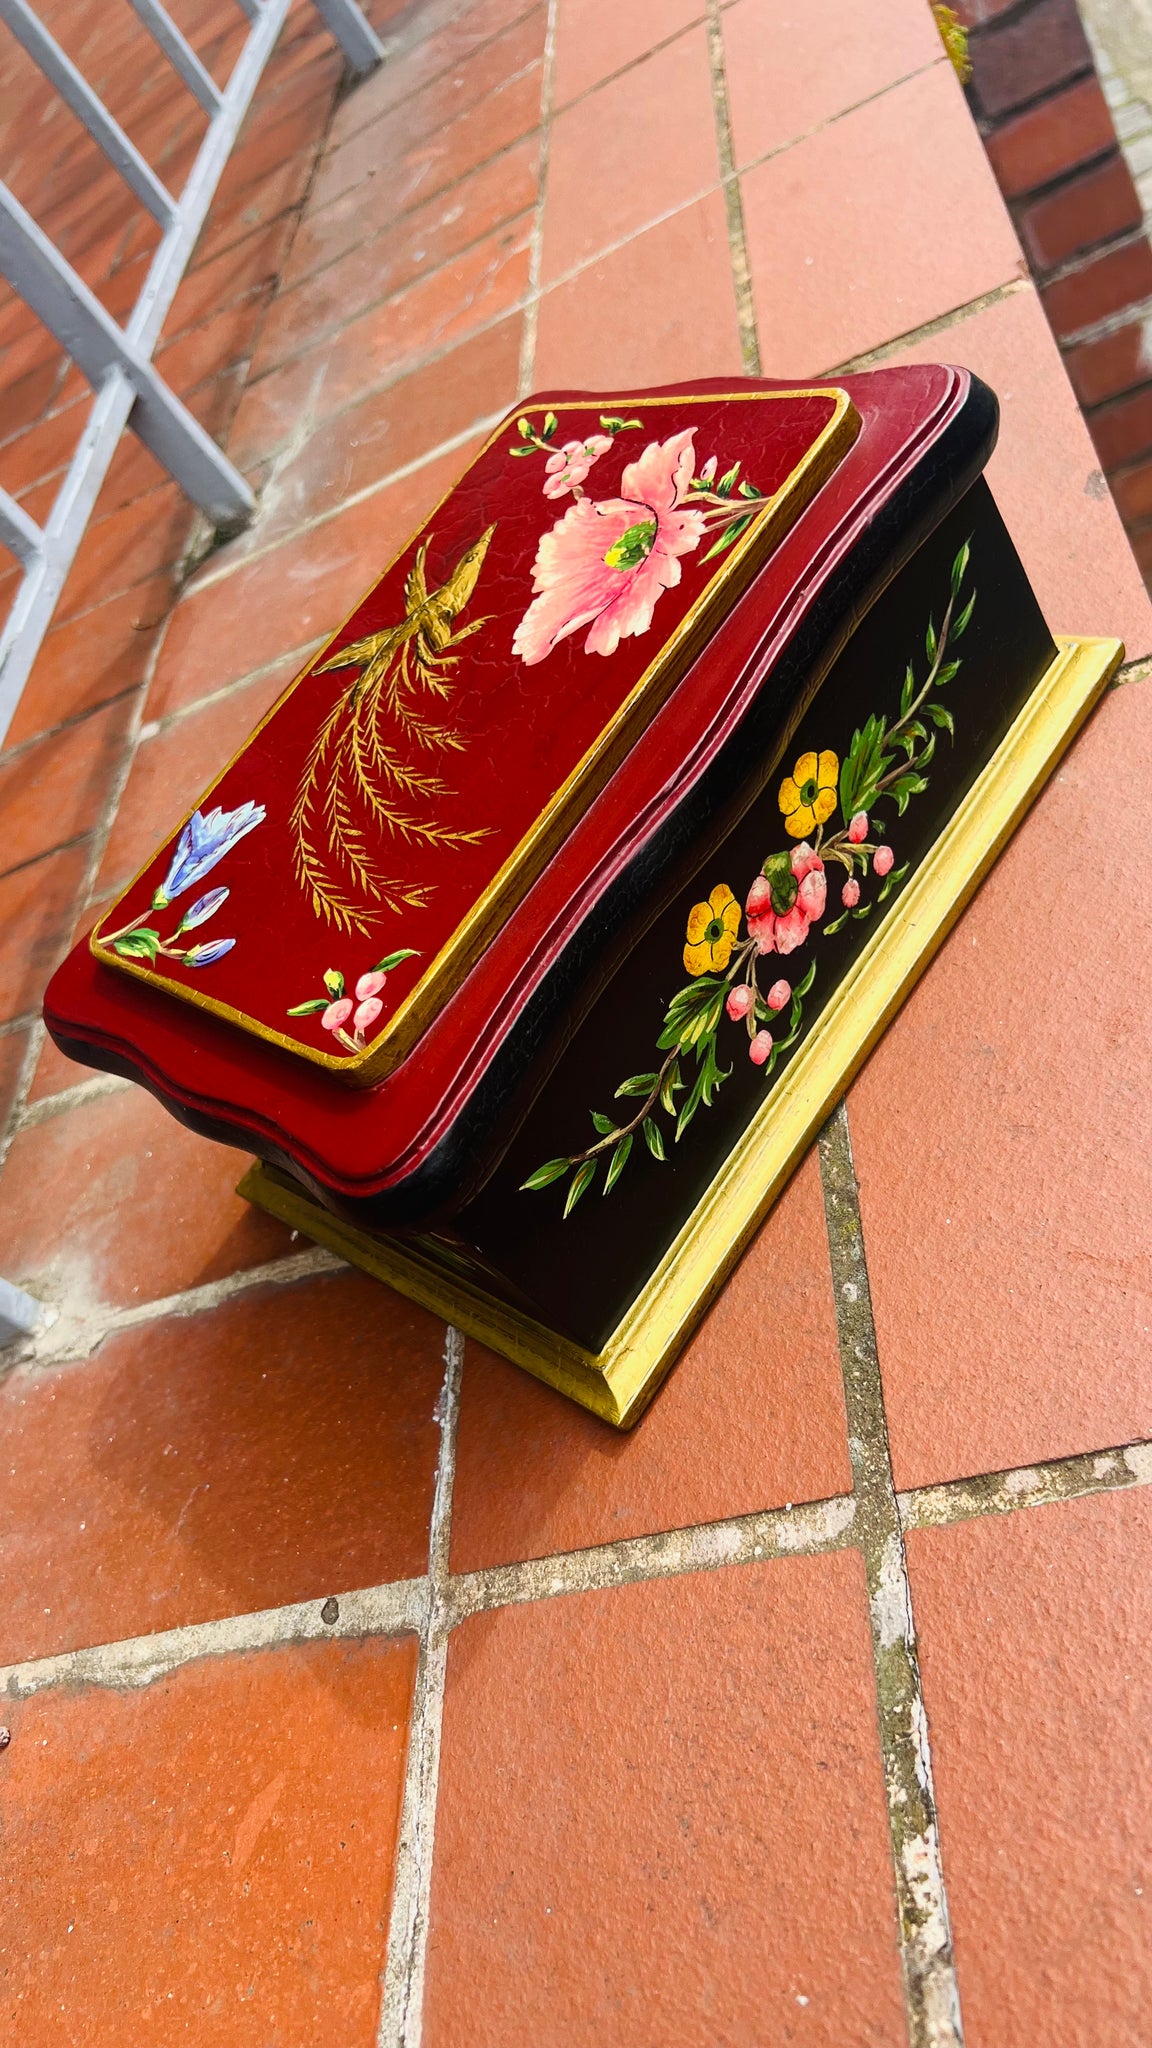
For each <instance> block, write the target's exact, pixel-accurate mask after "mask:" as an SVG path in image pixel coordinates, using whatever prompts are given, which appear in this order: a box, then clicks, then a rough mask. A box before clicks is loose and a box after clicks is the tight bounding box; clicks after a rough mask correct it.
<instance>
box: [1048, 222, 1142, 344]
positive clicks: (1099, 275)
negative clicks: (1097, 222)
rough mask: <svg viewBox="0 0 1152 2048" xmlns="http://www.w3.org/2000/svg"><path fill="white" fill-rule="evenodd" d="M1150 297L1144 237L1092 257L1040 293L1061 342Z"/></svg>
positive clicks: (1140, 236)
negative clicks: (1084, 328)
mask: <svg viewBox="0 0 1152 2048" xmlns="http://www.w3.org/2000/svg"><path fill="white" fill-rule="evenodd" d="M1150 297H1152V247H1149V244H1148V241H1147V238H1146V237H1145V236H1144V235H1137V236H1134V237H1133V238H1132V240H1131V241H1128V242H1122V243H1120V244H1119V245H1118V246H1117V247H1116V248H1115V249H1107V250H1105V251H1104V253H1103V255H1100V256H1094V257H1093V258H1092V259H1091V261H1089V262H1087V263H1085V264H1082V265H1081V266H1080V268H1079V269H1077V270H1073V271H1070V272H1069V274H1068V276H1067V277H1059V278H1057V279H1056V280H1055V281H1054V282H1053V283H1052V284H1047V285H1045V286H1044V289H1043V291H1042V292H1041V298H1042V299H1043V302H1044V311H1045V312H1046V313H1047V315H1048V318H1049V320H1050V322H1051V324H1052V329H1053V332H1054V333H1055V334H1056V335H1058V336H1059V337H1060V339H1061V340H1064V339H1066V338H1067V336H1069V335H1071V334H1078V333H1079V331H1080V329H1081V328H1082V327H1091V326H1092V325H1093V323H1094V322H1095V321H1097V320H1106V319H1107V318H1108V316H1109V314H1111V313H1119V312H1122V311H1123V309H1124V307H1125V306H1134V305H1138V304H1139V303H1140V302H1141V301H1142V300H1143V299H1146V298H1150Z"/></svg>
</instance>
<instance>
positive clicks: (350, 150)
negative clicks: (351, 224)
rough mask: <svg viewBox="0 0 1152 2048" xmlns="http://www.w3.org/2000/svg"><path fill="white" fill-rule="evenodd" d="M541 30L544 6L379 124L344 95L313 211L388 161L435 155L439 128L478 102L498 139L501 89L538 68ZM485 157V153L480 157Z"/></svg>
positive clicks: (354, 99) (543, 28)
mask: <svg viewBox="0 0 1152 2048" xmlns="http://www.w3.org/2000/svg"><path fill="white" fill-rule="evenodd" d="M547 27H548V10H547V7H545V6H537V7H535V8H532V9H531V10H530V11H527V12H525V13H524V14H523V15H522V16H521V17H520V19H519V20H518V21H516V22H513V23H511V24H510V25H509V26H508V27H507V28H505V29H502V30H501V31H500V32H499V34H497V35H495V36H493V37H492V38H491V39H490V40H489V41H487V42H485V43H483V44H481V45H479V46H478V47H477V48H474V49H473V50H471V51H469V52H468V54H467V55H465V56H462V57H461V58H460V59H459V60H458V62H457V63H455V64H452V65H450V66H449V67H448V68H447V69H446V70H444V71H441V72H440V73H439V74H438V76H437V77H436V78H435V79H434V80H432V81H431V83H429V84H428V85H426V86H425V87H424V88H423V89H422V90H420V91H417V92H414V93H412V94H410V95H409V96H408V97H407V98H405V99H404V100H403V101H401V102H400V103H399V104H397V105H395V106H394V107H393V108H392V109H391V111H390V112H389V114H388V115H387V117H386V118H384V119H381V118H380V117H379V116H378V115H377V116H376V117H373V115H372V114H371V112H370V102H368V101H364V100H362V99H361V97H360V96H359V95H358V94H356V93H352V94H350V95H349V97H348V99H346V100H345V102H344V104H343V106H342V107H341V109H340V111H339V113H338V114H337V117H336V120H335V121H334V123H333V126H332V128H331V130H330V131H329V134H328V137H327V141H326V144H325V150H324V161H323V165H322V167H321V169H320V171H319V173H318V176H317V187H318V189H317V193H316V200H317V204H318V205H319V206H323V205H325V204H326V202H327V201H328V200H329V199H332V198H335V197H336V195H337V194H338V193H340V192H343V191H347V190H348V189H349V188H350V187H351V186H354V185H359V184H361V183H362V182H363V180H364V179H365V178H366V177H369V178H371V177H375V176H376V175H378V174H379V172H380V171H381V170H382V169H383V168H384V166H385V165H387V164H388V163H389V161H394V160H395V159H396V158H398V157H401V156H403V155H406V154H407V152H408V151H409V150H412V149H413V148H415V149H416V150H418V151H420V150H424V149H428V150H434V149H436V148H437V147H438V146H439V131H440V129H442V128H446V127H447V126H448V125H449V124H450V123H452V122H456V121H459V120H460V119H461V118H462V117H463V116H464V115H465V114H468V113H471V112H472V111H473V110H475V109H477V108H478V107H479V106H480V103H481V102H482V101H483V102H486V103H487V102H491V105H490V113H491V116H492V126H493V133H494V134H495V133H500V132H501V127H502V118H503V117H502V113H501V100H500V95H501V92H502V89H506V88H507V87H508V85H509V83H510V81H512V80H514V79H516V78H518V77H519V76H520V74H521V73H522V72H524V71H527V70H528V69H529V67H530V66H531V65H534V64H539V62H540V60H541V58H542V57H543V55H544V43H545V39H546V34H547ZM538 119H539V75H538V74H537V101H536V113H535V115H534V117H533V120H532V121H531V122H530V124H529V125H535V121H536V120H538ZM497 146H499V145H497ZM491 153H492V152H491V151H490V150H485V155H490V154H491Z"/></svg>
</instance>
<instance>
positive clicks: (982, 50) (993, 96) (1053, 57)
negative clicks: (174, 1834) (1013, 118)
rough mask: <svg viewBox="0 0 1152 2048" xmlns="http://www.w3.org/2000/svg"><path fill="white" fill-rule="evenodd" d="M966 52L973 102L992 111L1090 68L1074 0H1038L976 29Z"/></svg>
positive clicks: (985, 111)
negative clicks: (1004, 19) (1010, 16)
mask: <svg viewBox="0 0 1152 2048" xmlns="http://www.w3.org/2000/svg"><path fill="white" fill-rule="evenodd" d="M968 54H969V57H970V59H971V63H972V90H973V93H974V95H975V98H976V101H977V104H978V106H979V108H980V111H981V113H983V114H986V115H989V116H991V117H995V116H996V115H997V114H1007V113H1010V112H1011V111H1012V109H1013V108H1014V107H1021V106H1023V105H1024V103H1025V102H1026V101H1027V100H1032V99H1038V98H1039V96H1040V94H1041V93H1043V92H1051V90H1052V88H1053V87H1054V86H1058V85H1064V84H1066V83H1067V81H1068V80H1069V79H1072V78H1075V77H1076V75H1077V73H1078V72H1084V71H1091V69H1092V52H1091V50H1090V49H1089V47H1088V40H1087V37H1086V36H1085V34H1084V29H1083V27H1082V25H1081V21H1080V16H1079V14H1078V13H1077V11H1076V0H1039V5H1038V6H1035V7H1031V8H1027V9H1025V10H1023V11H1022V12H1020V13H1018V14H1016V15H1015V16H1014V18H1013V19H1012V20H1010V21H1007V22H994V23H992V24H991V25H990V26H989V27H987V28H984V29H977V30H976V32H975V33H974V34H973V36H972V37H971V39H970V41H969V45H968Z"/></svg>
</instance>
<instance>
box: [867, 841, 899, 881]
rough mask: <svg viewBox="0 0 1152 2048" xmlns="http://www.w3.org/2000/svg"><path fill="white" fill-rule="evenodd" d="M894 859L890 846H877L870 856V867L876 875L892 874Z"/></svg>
mask: <svg viewBox="0 0 1152 2048" xmlns="http://www.w3.org/2000/svg"><path fill="white" fill-rule="evenodd" d="M895 859H896V855H895V854H894V853H893V851H892V848H891V847H890V846H878V847H877V848H876V851H875V853H874V854H873V855H872V866H873V868H874V869H875V871H876V873H877V874H878V875H888V874H891V872H892V864H893V862H894V861H895Z"/></svg>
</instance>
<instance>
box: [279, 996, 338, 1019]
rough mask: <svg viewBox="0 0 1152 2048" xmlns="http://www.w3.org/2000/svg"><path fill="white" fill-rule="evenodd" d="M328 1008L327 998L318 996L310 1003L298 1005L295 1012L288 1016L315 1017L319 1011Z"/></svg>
mask: <svg viewBox="0 0 1152 2048" xmlns="http://www.w3.org/2000/svg"><path fill="white" fill-rule="evenodd" d="M327 1008H328V998H327V996H316V997H314V998H313V1000H312V1002H310V1003H297V1005H296V1007H295V1009H294V1010H289V1012H288V1015H289V1016H290V1017H314V1016H315V1015H316V1012H317V1010H326V1009H327Z"/></svg>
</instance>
